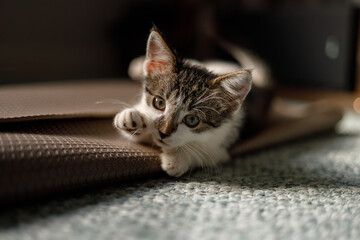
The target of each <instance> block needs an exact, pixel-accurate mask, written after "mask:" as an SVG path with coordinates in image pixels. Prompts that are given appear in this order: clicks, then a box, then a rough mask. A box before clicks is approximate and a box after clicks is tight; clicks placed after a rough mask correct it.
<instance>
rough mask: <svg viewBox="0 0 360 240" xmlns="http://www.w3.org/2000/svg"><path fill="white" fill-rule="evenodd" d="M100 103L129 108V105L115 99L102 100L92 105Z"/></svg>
mask: <svg viewBox="0 0 360 240" xmlns="http://www.w3.org/2000/svg"><path fill="white" fill-rule="evenodd" d="M102 103H111V104H119V105H125V106H126V107H128V108H131V106H130V105H129V104H127V103H126V102H123V101H120V100H116V99H104V100H101V101H97V102H95V103H94V104H102Z"/></svg>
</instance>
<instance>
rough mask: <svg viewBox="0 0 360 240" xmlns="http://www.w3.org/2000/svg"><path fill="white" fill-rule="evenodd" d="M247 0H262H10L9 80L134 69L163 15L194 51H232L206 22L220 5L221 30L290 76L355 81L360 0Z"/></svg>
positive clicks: (0, 75)
mask: <svg viewBox="0 0 360 240" xmlns="http://www.w3.org/2000/svg"><path fill="white" fill-rule="evenodd" d="M240 2H249V4H250V2H252V1H235V0H234V1H232V0H228V1H223V2H216V3H215V1H205V0H196V1H195V0H193V1H191V0H187V1H175V2H171V3H170V2H168V1H164V0H154V1H139V0H136V1H134V0H132V1H130V0H129V1H117V0H108V1H100V0H95V1H86V0H78V1H72V2H71V3H69V2H64V1H61V0H52V1H44V0H37V1H35V2H34V1H31V2H29V1H26V0H13V1H0V83H19V82H34V81H56V80H72V79H91V78H113V77H123V76H126V70H127V67H128V64H129V62H130V60H131V59H133V58H134V57H137V56H139V55H142V54H144V52H145V49H144V43H145V41H146V37H147V35H148V33H149V29H150V27H151V26H152V24H153V23H155V24H156V25H157V26H158V27H159V29H161V30H162V31H163V33H164V35H165V36H167V40H168V42H170V43H173V47H175V48H176V49H177V50H178V52H179V53H181V54H183V55H184V56H185V57H195V58H196V59H204V58H208V57H214V58H215V57H219V56H220V57H222V56H223V55H221V54H219V52H217V51H214V50H213V49H212V47H213V46H214V45H212V46H211V44H210V45H209V44H208V43H207V42H208V39H207V38H206V37H204V34H203V32H204V31H203V30H202V29H201V27H200V26H202V23H203V22H206V20H207V19H206V17H207V16H206V15H202V14H199V12H201V10H202V9H203V8H205V7H207V6H208V5H212V6H214V7H213V9H214V10H215V13H214V15H215V18H216V19H218V22H217V24H218V29H219V30H220V33H221V34H222V35H223V36H225V37H226V38H227V39H228V40H230V41H233V42H234V43H237V44H244V45H245V46H248V47H250V48H251V49H253V50H255V51H256V52H257V53H258V54H259V55H260V56H262V57H264V58H265V59H266V60H267V61H268V62H269V63H270V65H271V67H272V70H273V73H274V74H275V77H276V78H277V79H278V80H279V82H280V83H281V84H282V85H293V86H317V87H323V88H337V89H343V90H349V89H351V90H352V89H354V72H355V51H356V43H355V41H356V37H357V33H356V25H357V21H358V20H357V18H356V10H355V7H354V6H351V5H348V4H346V3H344V2H343V1H338V2H337V3H336V4H335V3H334V2H332V3H331V4H330V5H329V4H327V3H326V2H320V1H314V2H316V4H314V5H315V6H317V7H316V8H314V7H311V6H310V7H306V6H307V5H309V3H297V1H284V3H282V2H281V1H271V0H269V1H262V2H263V3H264V4H265V3H266V4H265V5H264V7H260V9H261V11H260V10H255V11H254V10H252V11H249V10H248V9H247V8H245V7H243V6H242V7H240ZM257 2H261V1H257ZM285 2H286V3H289V2H293V3H294V4H293V5H295V7H294V6H293V5H292V7H291V9H289V8H285V7H284V6H283V5H286V3H285ZM295 2H296V4H295ZM250 5H251V4H250ZM290 5H291V4H290ZM310 5H311V4H310ZM286 6H288V4H287V5H286ZM336 49H338V50H339V51H338V50H336Z"/></svg>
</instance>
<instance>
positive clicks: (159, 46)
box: [144, 32, 250, 147]
mask: <svg viewBox="0 0 360 240" xmlns="http://www.w3.org/2000/svg"><path fill="white" fill-rule="evenodd" d="M144 72H145V76H146V80H145V94H146V102H147V106H148V107H149V108H150V109H151V112H152V113H153V114H152V118H153V119H152V120H153V123H154V126H153V136H154V138H155V139H156V141H157V142H158V143H159V145H160V146H168V147H177V146H182V145H185V144H186V143H189V142H194V141H198V140H202V141H203V140H205V139H204V138H208V137H209V136H210V134H211V132H212V130H213V129H215V128H218V127H220V126H221V125H222V124H224V122H226V121H227V120H228V119H230V118H231V116H232V113H233V112H234V111H236V110H237V109H238V108H239V107H240V105H241V103H242V101H243V100H244V98H245V96H246V94H247V93H248V91H249V90H250V74H249V72H248V71H241V73H240V72H238V73H234V74H229V75H226V76H217V75H214V74H212V73H210V72H209V71H207V70H206V69H205V68H203V67H200V66H197V65H192V64H190V63H187V62H179V61H177V59H176V58H175V56H174V54H173V53H172V52H171V51H170V49H169V48H168V47H167V45H166V43H165V42H164V41H163V39H162V38H161V36H160V35H159V34H158V33H157V32H152V33H151V34H150V37H149V40H148V46H147V56H146V61H145V64H144ZM240 75H241V76H240ZM224 83H225V84H224ZM238 88H240V89H238Z"/></svg>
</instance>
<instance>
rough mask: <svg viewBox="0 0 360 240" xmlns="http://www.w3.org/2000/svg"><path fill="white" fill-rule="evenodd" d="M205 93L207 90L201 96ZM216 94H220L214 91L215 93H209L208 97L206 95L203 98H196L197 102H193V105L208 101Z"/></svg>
mask: <svg viewBox="0 0 360 240" xmlns="http://www.w3.org/2000/svg"><path fill="white" fill-rule="evenodd" d="M205 93H206V92H204V93H203V94H202V95H201V96H203V95H204V94H205ZM216 94H218V92H214V93H212V94H210V95H208V96H206V97H204V98H202V99H200V100H196V102H195V103H194V104H193V106H196V105H198V104H200V103H203V102H205V101H207V100H208V99H209V98H211V97H212V96H214V95H216Z"/></svg>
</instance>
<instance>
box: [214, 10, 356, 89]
mask: <svg viewBox="0 0 360 240" xmlns="http://www.w3.org/2000/svg"><path fill="white" fill-rule="evenodd" d="M357 15H358V11H357V10H356V9H355V7H354V6H352V5H349V4H345V5H335V6H334V5H326V4H322V5H321V7H319V6H318V7H311V8H309V7H307V8H304V7H301V6H300V7H298V8H281V7H280V8H277V9H276V10H275V11H271V10H263V11H256V12H244V11H239V10H235V11H231V12H227V13H226V14H225V13H223V14H221V15H220V16H221V17H222V19H221V21H220V24H221V28H222V29H223V33H224V34H226V36H227V37H228V38H231V39H232V40H233V41H235V42H237V43H243V44H244V45H246V46H248V47H250V48H252V49H254V50H255V51H256V52H258V53H259V54H260V55H261V56H262V57H263V58H265V59H266V60H267V62H268V63H269V64H270V65H271V67H272V70H273V73H274V74H275V77H276V79H277V80H278V82H279V83H280V84H281V85H292V86H304V87H322V88H327V89H342V90H354V87H355V71H356V69H355V66H356V48H357V43H356V40H357V25H358V17H357ZM226 23H233V24H226Z"/></svg>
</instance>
